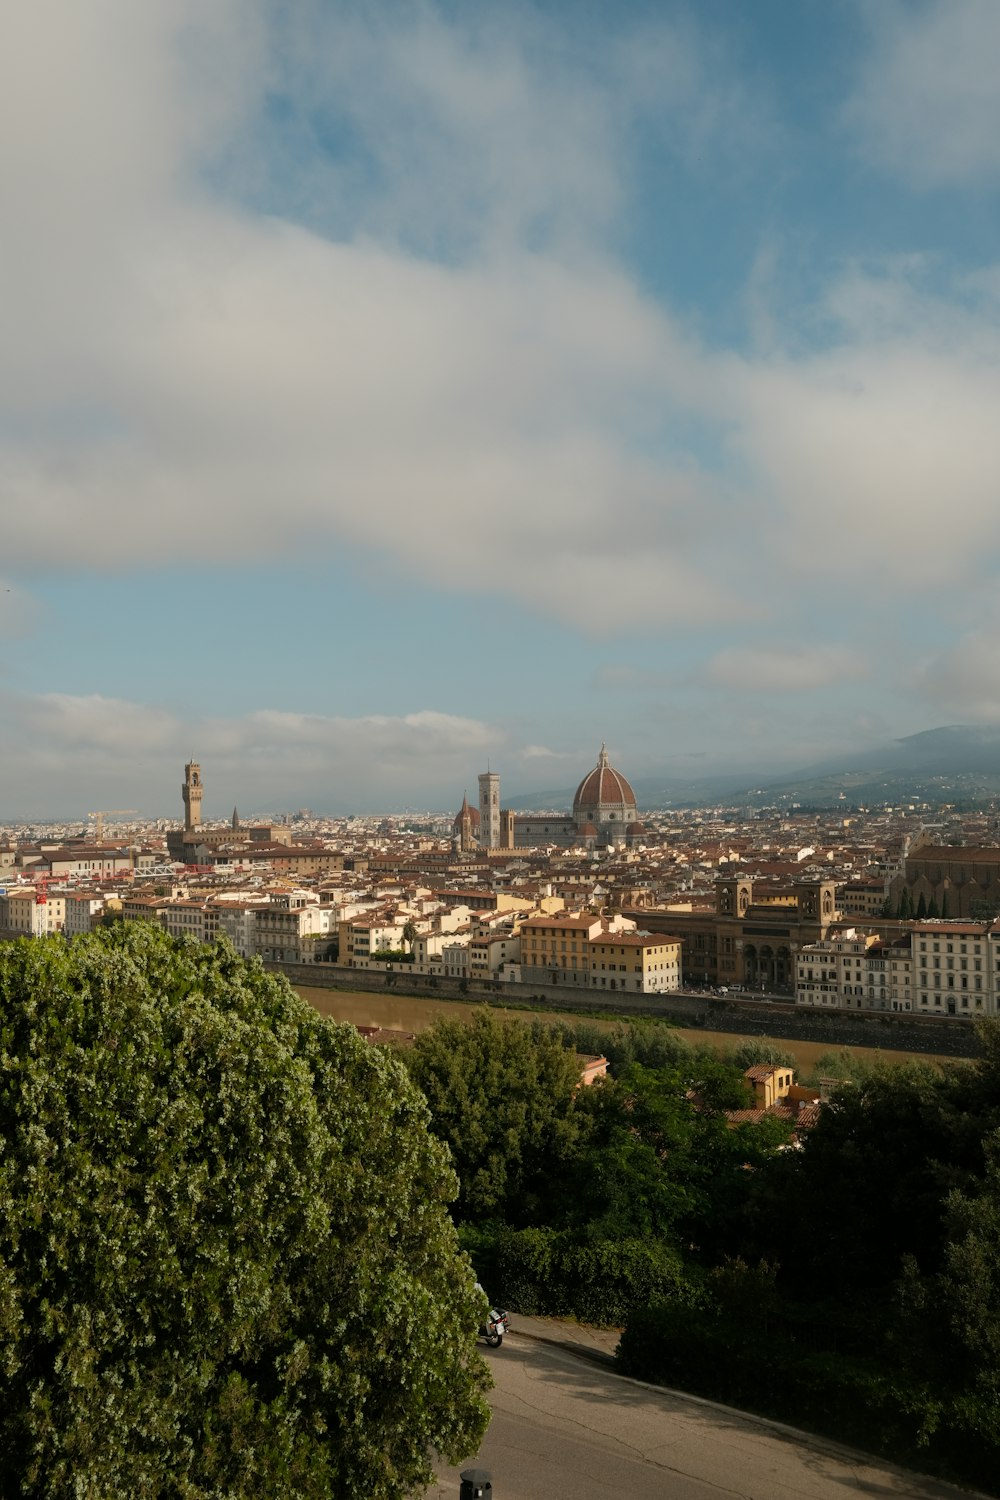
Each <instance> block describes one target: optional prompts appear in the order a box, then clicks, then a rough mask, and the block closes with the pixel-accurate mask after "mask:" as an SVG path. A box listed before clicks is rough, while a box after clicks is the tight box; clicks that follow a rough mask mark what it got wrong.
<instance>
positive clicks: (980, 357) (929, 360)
mask: <svg viewBox="0 0 1000 1500" xmlns="http://www.w3.org/2000/svg"><path fill="white" fill-rule="evenodd" d="M918 272H919V268H917V270H916V271H915V270H914V268H913V267H898V266H897V267H895V268H893V269H892V270H891V271H889V272H886V273H884V274H875V273H869V274H865V273H863V272H861V271H855V272H853V273H852V274H850V275H849V276H845V278H844V279H843V280H842V281H841V282H840V283H839V284H837V285H836V286H834V287H832V288H831V290H830V293H829V296H828V299H827V303H826V310H827V313H828V315H829V317H830V319H831V322H832V326H833V327H835V328H836V330H837V331H838V333H839V339H838V340H837V342H835V343H833V344H832V345H831V346H829V347H826V348H823V349H820V350H812V351H809V350H806V351H798V352H791V351H789V350H786V351H784V352H781V353H776V354H770V355H767V356H765V357H762V358H760V359H756V360H752V359H747V360H736V359H734V360H732V361H730V362H729V364H728V371H727V375H726V376H725V379H724V383H725V384H726V386H727V392H728V399H729V401H730V402H731V410H732V412H733V417H734V424H733V428H732V430H731V435H730V441H731V444H732V448H733V451H734V453H739V455H740V456H741V458H742V460H743V461H744V462H745V463H746V464H747V465H748V466H749V471H750V474H751V475H752V479H751V483H752V484H753V486H754V488H755V489H756V491H757V494H758V496H759V498H760V502H761V505H760V510H759V511H758V518H759V519H760V520H761V522H762V524H763V525H764V526H765V527H769V528H770V541H771V543H772V545H774V546H775V547H776V548H777V549H778V551H779V553H780V555H781V557H782V560H783V562H784V564H785V565H786V567H794V569H795V570H796V572H797V574H798V575H799V576H802V577H809V578H817V579H821V580H824V581H825V582H826V583H827V584H828V585H831V586H833V585H835V584H836V582H837V581H838V580H839V582H841V583H845V582H846V580H847V579H848V578H850V579H853V580H858V579H861V578H865V579H866V580H872V579H874V578H876V577H877V578H878V579H879V580H880V587H881V588H882V589H883V590H888V591H889V592H890V593H891V594H893V595H894V596H896V597H900V596H903V597H905V596H907V595H913V594H914V593H916V592H921V593H922V592H923V591H925V590H926V588H927V587H928V585H935V586H938V587H940V586H951V585H954V584H955V583H957V582H958V581H960V580H963V579H969V578H974V577H976V575H977V574H981V573H982V570H983V569H984V568H985V567H987V566H988V565H989V563H990V561H991V552H993V551H995V549H996V548H997V547H998V546H1000V506H998V504H997V496H998V494H1000V430H998V426H997V423H996V420H995V413H996V410H997V404H998V401H1000V323H998V320H997V317H996V309H995V307H994V305H993V304H992V301H991V298H990V296H989V295H988V287H989V283H988V281H987V282H986V283H985V284H984V287H983V289H982V291H981V294H980V289H978V288H975V287H972V286H970V285H969V284H967V283H966V284H964V285H963V287H962V289H961V297H959V296H958V295H956V298H955V300H954V301H952V302H950V303H949V302H947V301H945V300H944V299H943V298H942V297H940V296H933V295H931V294H929V293H928V292H927V291H926V290H925V289H924V288H923V287H922V286H921V283H920V277H919V274H918ZM834 569H836V570H837V574H836V577H835V576H834V571H833V570H834ZM832 592H833V593H834V595H835V594H836V588H835V587H834V588H833V589H832Z"/></svg>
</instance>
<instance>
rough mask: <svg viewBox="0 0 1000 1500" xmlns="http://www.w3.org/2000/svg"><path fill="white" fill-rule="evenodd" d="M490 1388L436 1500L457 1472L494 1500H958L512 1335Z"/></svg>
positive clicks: (455, 1489) (497, 1357) (940, 1486)
mask: <svg viewBox="0 0 1000 1500" xmlns="http://www.w3.org/2000/svg"><path fill="white" fill-rule="evenodd" d="M487 1358H488V1359H489V1361H490V1366H491V1369H492V1371H493V1376H494V1379H495V1381H496V1389H495V1390H494V1392H493V1394H492V1402H493V1411H494V1416H493V1421H492V1423H491V1425H490V1429H489V1431H488V1433H487V1435H486V1438H485V1441H484V1443H483V1446H482V1449H481V1451H480V1452H479V1454H478V1455H477V1456H476V1457H475V1458H470V1459H467V1460H466V1461H465V1462H463V1463H462V1464H460V1465H459V1466H458V1467H457V1468H455V1469H443V1470H441V1471H440V1472H439V1475H438V1484H437V1487H436V1488H435V1487H432V1488H431V1489H430V1490H429V1491H428V1495H429V1496H430V1497H433V1500H458V1494H459V1474H460V1471H461V1470H462V1469H466V1468H472V1467H474V1468H481V1469H486V1470H488V1471H489V1473H490V1475H491V1477H492V1482H493V1495H492V1500H611V1497H616V1500H623V1497H625V1500H737V1497H738V1500H846V1496H847V1495H849V1494H851V1493H854V1494H859V1495H869V1496H878V1497H880V1500H891V1497H893V1496H898V1497H900V1500H904V1497H905V1500H958V1497H961V1496H964V1497H965V1500H969V1494H968V1492H967V1491H963V1490H958V1489H956V1488H955V1487H954V1486H951V1485H948V1484H945V1483H943V1482H940V1481H937V1480H922V1479H919V1478H917V1477H916V1476H914V1475H911V1474H907V1473H905V1472H904V1471H902V1470H898V1469H894V1468H893V1467H892V1466H890V1465H889V1464H885V1463H883V1462H882V1461H881V1460H879V1459H871V1458H868V1457H867V1456H866V1455H864V1454H858V1453H854V1452H852V1451H851V1450H849V1449H846V1448H840V1447H838V1446H837V1445H836V1444H834V1443H828V1442H825V1441H824V1440H823V1439H821V1438H810V1437H807V1436H805V1435H802V1434H798V1433H792V1432H790V1431H786V1430H782V1429H780V1428H777V1427H775V1426H774V1425H772V1424H768V1423H766V1422H764V1421H761V1420H759V1419H756V1418H754V1417H748V1416H743V1415H742V1414H740V1413H737V1412H732V1411H729V1410H727V1409H726V1408H722V1407H717V1406H712V1405H710V1404H708V1403H706V1402H701V1401H698V1400H697V1399H695V1398H693V1397H688V1396H679V1395H676V1394H673V1393H671V1392H667V1391H661V1390H656V1389H653V1388H651V1387H649V1386H645V1385H642V1384H641V1383H639V1382H637V1381H631V1380H625V1379H622V1378H621V1377H620V1376H617V1375H615V1374H613V1373H612V1371H610V1370H609V1369H604V1368H601V1367H599V1366H597V1365H594V1364H591V1363H590V1362H588V1361H586V1360H583V1359H579V1358H577V1357H576V1356H574V1355H573V1354H570V1353H569V1352H567V1351H566V1350H565V1349H560V1348H554V1347H552V1346H550V1345H548V1344H544V1343H540V1342H537V1341H534V1340H530V1339H527V1338H521V1339H518V1337H517V1334H516V1333H514V1334H511V1335H509V1336H508V1337H507V1338H506V1339H505V1340H504V1343H503V1347H502V1348H501V1349H498V1350H490V1351H487Z"/></svg>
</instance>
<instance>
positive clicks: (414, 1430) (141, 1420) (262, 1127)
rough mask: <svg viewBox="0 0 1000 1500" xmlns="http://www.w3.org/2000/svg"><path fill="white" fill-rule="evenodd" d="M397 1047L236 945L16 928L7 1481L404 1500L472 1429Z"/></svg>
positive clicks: (5, 960)
mask: <svg viewBox="0 0 1000 1500" xmlns="http://www.w3.org/2000/svg"><path fill="white" fill-rule="evenodd" d="M456 1186H457V1184H456V1182H455V1178H454V1174H453V1173H452V1172H451V1170H450V1169H449V1167H448V1164H447V1161H446V1157H445V1153H444V1152H443V1151H442V1150H441V1148H440V1145H439V1144H438V1142H436V1141H435V1140H434V1139H433V1138H432V1137H431V1136H430V1134H429V1132H428V1130H427V1111H426V1107H425V1105H424V1103H423V1101H422V1099H421V1098H420V1097H419V1094H418V1093H417V1091H416V1090H415V1089H414V1088H413V1087H412V1085H411V1084H410V1082H409V1080H408V1078H407V1076H406V1072H405V1070H404V1069H403V1068H402V1067H401V1066H400V1065H399V1064H398V1062H396V1061H394V1060H393V1058H392V1057H391V1056H389V1055H388V1054H387V1053H386V1052H385V1051H383V1050H382V1049H379V1048H370V1047H368V1046H367V1045H366V1044H365V1043H364V1042H362V1041H361V1039H360V1038H359V1037H358V1035H357V1033H356V1032H355V1031H354V1030H353V1028H351V1027H347V1026H338V1025H336V1024H334V1023H332V1022H330V1021H328V1020H326V1019H323V1018H321V1017H319V1016H318V1015H316V1014H315V1012H313V1011H312V1009H311V1008H310V1007H309V1006H308V1005H306V1004H305V1003H304V1002H303V1001H301V1000H299V999H298V997H297V996H295V994H294V992H293V991H292V990H291V988H290V986H289V985H288V984H287V982H286V981H285V980H284V979H283V978H280V977H276V976H269V975H266V974H265V973H264V971H263V969H262V968H261V967H260V966H259V965H258V964H252V963H247V962H245V961H243V960H241V959H239V958H238V957H237V956H236V954H235V953H234V952H233V950H232V949H231V948H230V947H229V946H228V945H227V944H224V943H220V944H217V945H215V946H213V947H211V948H209V947H201V946H199V945H197V944H195V943H193V942H191V941H183V942H175V941H173V940H171V939H170V938H168V937H167V936H166V934H164V933H162V932H161V931H159V929H156V928H153V927H147V926H145V925H141V924H134V923H124V924H118V925H117V926H116V927H114V928H110V929H106V930H103V931H101V932H99V933H94V934H90V935H88V936H86V937H80V938H76V939H74V940H73V941H72V942H71V943H69V942H66V941H64V940H63V939H61V938H51V939H44V940H27V939H26V940H21V941H19V942H17V943H13V944H6V945H2V948H0V1372H2V1374H0V1380H2V1392H3V1399H2V1402H0V1492H2V1493H3V1494H14V1493H17V1494H21V1495H25V1496H31V1497H34V1496H38V1497H40V1496H55V1495H69V1494H85V1495H100V1496H101V1497H102V1500H118V1497H122V1500H125V1497H129V1500H131V1497H135V1496H154V1495H165V1494H168V1493H169V1494H176V1495H178V1496H183V1497H185V1500H202V1497H206V1500H207V1497H208V1496H213V1497H214V1496H221V1495H225V1496H227V1497H232V1500H240V1497H244V1496H258V1495H291V1494H294V1495H296V1496H302V1497H314V1496H315V1497H319V1496H324V1497H325V1496H328V1495H331V1494H335V1495H342V1496H359V1497H360V1496H365V1497H368V1496H378V1497H389V1496H396V1495H399V1494H409V1493H411V1492H412V1491H413V1490H414V1489H415V1488H417V1487H422V1486H424V1485H425V1484H427V1483H428V1482H429V1481H430V1479H431V1477H432V1467H431V1450H432V1449H435V1448H436V1449H437V1450H438V1451H440V1452H441V1453H442V1454H444V1455H445V1456H446V1457H447V1458H448V1459H449V1461H452V1462H455V1461H458V1460H459V1459H460V1458H461V1457H462V1456H464V1455H466V1454H468V1453H469V1452H471V1451H473V1450H474V1449H475V1447H476V1445H477V1443H478V1440H479V1438H480V1437H481V1435H482V1432H483V1430H484V1428H485V1425H486V1421H487V1415H488V1414H487V1409H486V1405H485V1399H484V1391H485V1388H486V1386H487V1384H488V1375H487V1374H486V1372H485V1367H484V1365H483V1363H482V1361H481V1360H480V1358H479V1356H478V1354H477V1353H476V1351H475V1342H474V1341H475V1330H476V1326H477V1322H478V1319H479V1315H480V1311H481V1309H480V1305H479V1304H480V1299H479V1296H478V1294H477V1293H476V1292H475V1290H474V1287H473V1283H472V1276H471V1270H470V1267H469V1265H468V1262H467V1260H466V1259H465V1258H464V1257H463V1256H462V1255H461V1253H460V1252H459V1251H458V1249H457V1244H456V1238H455V1234H454V1230H453V1228H452V1225H451V1222H450V1220H449V1218H448V1215H447V1211H446V1207H445V1205H446V1203H447V1202H448V1200H449V1199H450V1198H451V1197H453V1196H454V1193H455V1191H456Z"/></svg>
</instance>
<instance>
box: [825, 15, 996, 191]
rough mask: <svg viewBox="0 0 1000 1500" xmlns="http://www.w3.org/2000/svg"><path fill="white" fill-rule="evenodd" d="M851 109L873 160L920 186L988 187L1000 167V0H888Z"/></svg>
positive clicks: (873, 18) (850, 119)
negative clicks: (909, 1)
mask: <svg viewBox="0 0 1000 1500" xmlns="http://www.w3.org/2000/svg"><path fill="white" fill-rule="evenodd" d="M864 15H865V17H866V19H867V22H868V25H869V26H870V28H871V32H872V45H871V46H870V47H869V48H868V49H867V50H866V52H865V54H864V61H863V65H862V67H861V70H860V75H859V77H858V80H857V84H856V88H855V91H854V93H853V95H852V97H851V99H850V101H849V102H848V104H847V106H846V109H845V119H846V122H847V124H848V127H849V128H850V129H851V130H852V131H853V132H854V134H855V135H856V137H857V139H858V140H859V142H860V144H861V147H862V150H863V151H864V153H865V155H866V156H867V157H868V159H869V160H870V161H871V162H872V163H873V164H874V165H875V166H877V167H879V168H881V169H882V170H884V171H887V172H890V173H894V174H897V175H899V176H900V177H902V178H903V179H905V180H906V181H907V182H909V183H910V184H912V185H913V186H915V187H918V188H935V187H948V186H952V185H955V186H972V187H978V188H987V186H988V184H990V183H992V182H995V179H996V177H997V174H998V173H1000V92H998V90H997V86H996V59H997V55H998V52H1000V9H998V7H997V6H996V4H995V3H994V0H932V3H929V4H922V5H903V4H900V3H898V0H894V3H890V0H884V3H883V4H881V5H879V6H869V7H868V8H867V10H866V11H865V12H864Z"/></svg>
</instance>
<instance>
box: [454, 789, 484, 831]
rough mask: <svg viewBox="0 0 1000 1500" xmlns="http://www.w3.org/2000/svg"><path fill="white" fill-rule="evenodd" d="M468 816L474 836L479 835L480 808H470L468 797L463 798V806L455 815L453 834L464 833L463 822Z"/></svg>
mask: <svg viewBox="0 0 1000 1500" xmlns="http://www.w3.org/2000/svg"><path fill="white" fill-rule="evenodd" d="M466 814H468V817H469V826H470V828H471V830H472V832H473V833H474V834H478V833H479V808H478V807H472V806H470V804H469V799H468V797H463V798H462V805H461V807H460V808H459V809H458V812H457V813H456V814H455V821H454V823H452V825H451V831H452V833H454V834H456V835H457V834H460V833H461V832H462V820H463V819H464V818H465V816H466Z"/></svg>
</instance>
